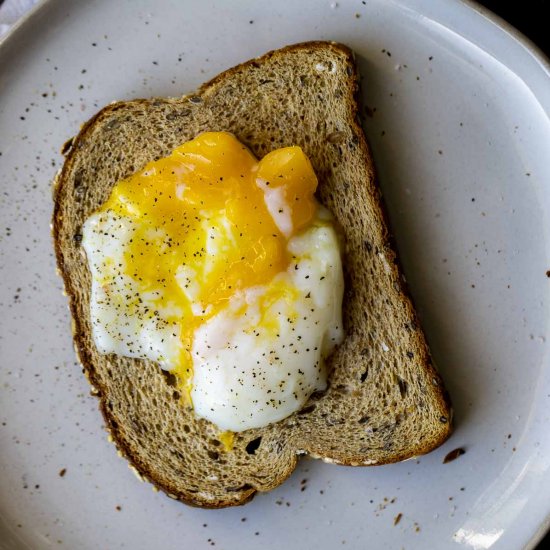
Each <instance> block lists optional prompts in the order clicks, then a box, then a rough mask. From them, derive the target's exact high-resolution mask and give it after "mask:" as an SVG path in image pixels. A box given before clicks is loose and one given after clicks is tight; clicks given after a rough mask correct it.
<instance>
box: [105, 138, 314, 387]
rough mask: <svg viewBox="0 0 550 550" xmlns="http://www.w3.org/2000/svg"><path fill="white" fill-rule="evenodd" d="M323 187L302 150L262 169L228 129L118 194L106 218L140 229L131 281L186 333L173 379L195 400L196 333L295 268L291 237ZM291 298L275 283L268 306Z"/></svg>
mask: <svg viewBox="0 0 550 550" xmlns="http://www.w3.org/2000/svg"><path fill="white" fill-rule="evenodd" d="M316 187H317V178H316V176H315V173H314V171H313V169H312V166H311V164H310V162H309V160H308V158H307V157H306V155H305V154H304V153H303V151H302V150H301V149H300V148H299V147H287V148H284V149H278V150H275V151H273V152H271V153H269V154H268V155H266V156H265V157H264V158H263V159H262V160H261V161H259V162H258V161H257V159H256V158H255V157H254V155H253V154H252V153H251V152H250V151H249V150H248V149H247V148H246V147H245V146H243V145H242V144H241V143H240V142H239V141H238V140H237V139H236V138H235V137H234V136H233V135H232V134H229V133H226V132H207V133H204V134H201V135H199V136H198V137H197V138H195V139H194V140H192V141H189V142H187V143H185V144H183V145H181V146H180V147H178V148H177V149H175V150H174V151H173V152H172V153H171V154H170V155H169V156H168V157H166V158H163V159H160V160H158V161H154V162H150V163H149V164H147V165H146V166H145V168H144V169H142V170H141V171H139V172H137V173H136V174H134V175H132V176H130V177H129V178H126V179H124V180H122V181H120V182H119V183H117V185H116V186H115V187H114V189H113V191H112V194H111V196H110V198H109V200H108V201H107V202H106V203H105V204H104V205H103V207H102V208H101V211H109V210H110V211H113V212H115V213H116V214H118V215H120V216H124V217H127V218H130V219H131V220H133V221H134V222H136V224H135V225H136V231H135V233H134V234H133V237H132V239H131V240H130V242H129V245H128V246H127V247H126V248H125V253H124V259H125V268H124V269H125V274H126V275H128V276H130V277H132V278H133V279H134V280H135V281H136V282H137V284H138V285H139V288H140V293H147V292H149V293H156V294H155V297H154V303H155V305H157V306H158V308H159V309H161V308H162V309H163V310H164V311H166V310H170V311H174V312H175V313H174V314H173V315H172V316H170V315H168V317H166V316H165V317H164V318H165V320H166V321H167V322H170V323H177V324H178V325H179V326H180V328H181V341H182V343H183V351H182V353H181V357H180V361H179V364H178V365H175V366H174V370H173V372H174V373H175V374H176V375H177V376H178V377H179V379H180V382H181V386H182V389H183V390H184V392H185V393H187V395H189V391H190V389H191V385H190V381H191V380H192V372H193V371H192V359H191V356H190V350H191V349H192V346H193V334H194V332H195V330H196V329H197V328H198V327H199V326H200V325H201V324H203V323H204V322H205V321H206V320H207V319H209V318H210V317H212V316H214V315H216V314H217V313H219V312H220V311H221V310H222V309H224V308H225V307H226V306H227V305H228V301H229V299H230V298H231V297H232V296H233V295H234V294H235V293H237V292H239V291H242V290H244V289H246V288H249V287H252V286H256V285H265V284H268V283H269V282H270V281H271V280H272V279H273V277H274V276H275V275H276V274H277V273H280V272H282V271H285V270H286V269H287V267H288V265H289V262H290V260H291V257H290V254H289V253H288V251H287V243H288V239H289V238H290V237H292V236H293V235H295V234H296V233H298V232H300V230H302V229H304V228H305V227H306V226H307V225H308V224H310V223H311V222H312V220H313V218H314V216H315V212H316V208H317V202H316V200H315V198H314V196H313V193H314V192H315V189H316ZM267 189H277V190H278V194H279V196H280V197H282V198H283V199H284V200H283V204H282V206H281V207H280V208H281V209H280V210H279V212H281V211H282V210H286V212H287V214H289V219H290V220H291V222H292V223H291V226H292V231H291V232H290V233H288V232H286V234H284V233H282V232H281V231H280V229H279V228H278V226H277V224H276V223H275V221H274V217H273V216H272V214H271V213H270V211H269V209H268V207H267V206H266V200H264V196H266V190H267ZM288 293H289V289H288V287H287V286H284V285H280V286H279V287H278V286H277V285H274V286H273V290H272V291H271V292H270V293H268V295H267V296H266V297H265V298H264V301H265V302H266V303H265V308H267V307H268V306H269V303H273V302H274V301H276V300H278V299H280V298H285V299H292V297H291V296H288ZM135 299H136V300H137V299H139V298H135ZM197 304H198V305H199V306H200V307H198V309H197ZM193 306H194V307H193ZM148 315H150V316H151V317H153V316H155V315H158V311H150V312H148ZM266 322H267V320H266Z"/></svg>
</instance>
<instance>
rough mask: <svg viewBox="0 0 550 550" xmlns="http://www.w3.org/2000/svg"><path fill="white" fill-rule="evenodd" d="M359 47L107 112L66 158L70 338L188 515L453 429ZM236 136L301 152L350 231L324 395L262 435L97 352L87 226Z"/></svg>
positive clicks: (316, 47) (63, 221)
mask: <svg viewBox="0 0 550 550" xmlns="http://www.w3.org/2000/svg"><path fill="white" fill-rule="evenodd" d="M357 89H358V76H357V72H356V67H355V63H354V59H353V54H352V52H351V51H350V50H349V49H348V48H347V47H345V46H342V45H339V44H335V43H329V42H309V43H303V44H297V45H294V46H289V47H286V48H283V49H280V50H277V51H274V52H270V53H268V54H266V55H264V56H263V57H260V58H258V59H254V60H251V61H248V62H247V63H244V64H242V65H239V66H237V67H234V68H232V69H230V70H228V71H226V72H224V73H222V74H220V75H219V76H217V77H216V78H214V79H213V80H211V81H210V82H208V83H206V84H204V85H203V86H202V87H201V88H200V89H199V90H198V91H197V92H196V93H194V94H192V95H189V96H185V97H183V98H178V99H149V100H135V101H124V102H119V103H114V104H111V105H109V106H107V107H105V108H104V109H103V110H102V111H100V112H99V113H98V114H97V115H96V116H95V117H93V118H92V119H91V120H90V121H89V122H87V123H86V124H85V125H84V126H83V127H82V129H81V131H80V133H79V134H78V136H76V138H74V139H73V140H71V141H70V142H69V143H68V144H67V145H66V147H65V148H64V154H66V161H65V165H64V167H63V169H62V171H61V173H60V174H59V176H58V178H57V181H56V185H55V210H54V215H53V235H54V241H55V251H56V255H57V262H58V267H59V270H60V272H61V275H62V276H63V279H64V282H65V289H66V292H67V295H68V296H69V301H70V309H71V312H72V317H73V319H74V328H73V330H74V342H75V347H76V351H77V353H78V356H79V358H80V361H81V362H82V365H83V366H84V372H85V373H86V375H87V377H88V379H89V381H90V383H91V384H92V386H93V388H94V393H95V395H97V396H98V397H99V399H100V408H101V411H102V413H103V416H104V417H105V421H106V424H107V427H108V430H109V431H110V433H111V435H112V438H113V440H114V442H115V444H116V446H117V448H118V450H119V451H120V453H122V455H124V456H125V457H126V458H127V459H128V460H129V461H130V463H131V464H132V465H133V467H134V468H135V470H136V471H137V473H138V474H139V475H140V476H141V477H142V478H144V479H146V480H148V481H150V482H152V483H154V484H155V485H156V486H157V487H158V488H160V489H162V490H163V491H165V492H166V493H167V494H168V495H169V496H171V497H173V498H176V499H180V500H182V501H184V502H186V503H188V504H193V505H197V506H204V507H211V508H217V507H223V506H232V505H237V504H243V503H245V502H247V501H248V500H250V499H251V498H252V497H253V496H254V494H255V493H256V492H257V491H268V490H270V489H273V488H274V487H276V486H277V485H279V484H280V483H282V482H283V481H284V480H285V479H286V478H287V477H288V476H289V475H290V474H291V473H292V471H293V469H294V467H295V466H296V463H297V460H298V457H299V455H302V454H309V455H311V456H313V457H316V458H321V459H323V460H325V461H326V462H333V463H337V464H346V465H372V464H386V463H389V462H396V461H399V460H404V459H406V458H410V457H413V456H416V455H420V454H423V453H426V452H428V451H430V450H432V449H434V448H435V447H437V446H438V445H440V444H441V443H442V442H443V441H444V440H445V439H446V438H447V437H448V436H449V435H450V433H451V409H450V405H449V400H448V398H447V395H446V392H445V390H444V387H443V384H442V381H441V378H440V377H439V375H438V374H437V372H436V370H435V369H434V367H433V365H432V362H431V360H430V355H429V351H428V348H427V345H426V341H425V338H424V335H423V333H422V330H421V328H420V326H419V323H418V320H417V317H416V314H415V311H414V309H413V306H412V304H411V301H410V299H409V297H408V294H407V292H406V289H405V286H404V283H403V278H402V276H401V274H400V270H399V265H398V262H397V258H396V253H395V250H394V248H393V245H392V241H391V236H390V233H389V230H388V225H387V223H386V219H385V216H384V211H383V207H382V204H381V195H380V191H379V189H378V187H377V184H376V182H375V174H374V167H373V162H372V158H371V155H370V153H369V149H368V146H367V143H366V140H365V137H364V135H363V131H362V129H361V127H360V124H359V121H358V106H357V103H356V93H357ZM206 130H210V131H221V130H227V131H230V132H232V133H234V134H235V135H236V136H237V137H238V138H239V139H240V140H241V141H242V142H243V143H245V144H246V145H248V146H249V147H250V148H251V150H252V151H253V152H254V153H255V154H256V156H257V157H259V158H261V157H262V156H264V155H265V154H266V153H267V152H269V151H271V150H272V149H275V148H278V147H285V146H289V145H299V146H301V147H302V148H303V150H304V151H305V152H306V154H307V155H308V157H309V158H310V159H311V162H312V164H313V167H314V169H315V172H316V174H317V176H318V179H319V189H318V197H319V199H320V201H321V202H322V203H323V204H324V205H325V206H327V207H328V208H329V209H330V211H331V212H332V213H333V215H334V216H335V218H336V220H337V222H338V224H339V225H340V227H341V228H342V230H343V234H344V236H345V241H346V243H345V250H344V261H343V264H344V270H345V276H346V290H345V297H344V324H345V329H346V338H345V341H344V343H343V344H342V345H341V346H340V347H339V348H338V350H337V351H336V352H335V353H334V354H333V356H332V357H331V358H330V359H329V368H332V373H331V375H330V377H329V388H328V390H327V391H326V392H325V393H323V394H319V395H313V396H312V397H311V398H310V400H309V401H308V403H307V404H306V406H305V407H304V408H303V409H302V410H301V411H300V412H297V413H295V414H293V415H291V416H290V417H288V418H287V419H285V420H282V421H280V422H278V423H275V424H272V425H269V426H267V427H265V428H260V429H252V430H247V431H244V432H241V433H237V434H235V439H234V446H233V449H232V450H230V451H227V450H225V448H224V445H223V444H222V443H221V442H220V440H219V439H218V437H219V434H218V430H217V429H216V427H215V426H214V425H212V424H211V423H209V422H208V421H206V420H203V419H199V418H196V417H195V415H194V413H193V411H192V410H189V409H187V408H185V407H183V406H182V405H181V402H180V399H179V394H178V391H177V387H176V384H175V382H176V381H175V377H174V376H173V375H171V374H169V373H166V372H163V371H162V370H161V369H160V367H159V366H158V365H156V364H155V363H153V362H150V361H144V360H133V359H127V358H124V357H119V356H115V355H108V356H104V355H101V354H99V353H98V352H97V350H96V349H95V347H94V344H93V340H92V330H91V321H90V307H89V300H90V284H91V280H90V272H89V271H88V267H87V262H86V258H85V255H84V253H83V250H82V249H81V246H80V241H81V239H82V237H81V228H82V224H83V222H84V220H85V219H86V218H87V217H88V216H89V215H90V214H91V213H92V212H93V211H94V210H95V209H96V208H98V207H99V206H100V205H101V204H102V203H103V202H104V201H105V200H106V199H107V198H108V196H109V194H110V191H111V189H112V187H113V186H114V184H115V183H116V182H117V181H118V180H120V179H121V178H124V177H126V176H128V175H130V174H132V173H133V172H135V171H136V170H138V169H139V168H141V167H142V166H144V165H145V164H146V163H147V162H149V161H151V160H153V159H158V158H159V157H162V156H165V155H168V154H169V153H170V151H171V150H172V149H174V148H175V147H176V146H178V145H180V144H181V143H183V142H184V141H187V140H190V139H192V138H194V137H195V136H196V135H197V134H199V133H201V132H204V131H206Z"/></svg>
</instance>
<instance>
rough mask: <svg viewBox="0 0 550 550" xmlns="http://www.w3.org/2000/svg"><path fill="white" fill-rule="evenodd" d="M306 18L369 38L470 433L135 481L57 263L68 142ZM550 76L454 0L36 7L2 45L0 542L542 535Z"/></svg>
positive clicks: (440, 356)
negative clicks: (203, 503) (168, 487)
mask: <svg viewBox="0 0 550 550" xmlns="http://www.w3.org/2000/svg"><path fill="white" fill-rule="evenodd" d="M309 39H333V40H338V41H341V42H344V43H346V44H348V45H349V46H351V47H352V48H353V49H354V50H355V51H356V52H357V54H358V60H359V64H360V68H361V70H362V73H363V75H364V81H363V86H364V88H363V93H364V102H365V104H366V105H367V106H368V107H369V108H370V112H371V114H372V117H366V131H367V134H368V138H369V140H370V143H371V145H372V149H373V152H374V157H375V160H376V164H377V167H378V172H379V176H380V182H381V185H382V187H383V191H384V195H385V197H386V200H387V203H388V207H389V211H390V215H391V222H392V225H393V228H394V230H395V234H396V237H397V242H398V247H399V249H400V252H401V257H402V260H403V264H404V267H405V271H406V275H407V277H408V280H409V282H410V286H411V289H412V293H413V296H414V299H415V301H416V303H417V305H418V309H419V312H420V315H421V318H422V322H423V325H424V327H425V330H426V333H427V335H428V339H429V341H430V343H431V346H432V350H433V354H434V356H435V359H436V361H437V363H438V365H439V368H440V370H441V372H442V374H443V377H444V379H445V381H446V383H447V386H448V389H449V390H450V393H451V395H452V397H453V400H454V405H455V410H456V432H455V434H454V435H453V437H452V438H451V440H450V441H448V442H447V443H446V444H445V445H444V446H443V447H442V448H440V449H438V450H436V451H435V452H433V453H432V454H430V455H428V456H425V457H422V458H420V459H419V460H416V461H409V462H405V463H402V464H397V465H392V466H383V467H377V468H371V469H350V468H343V467H336V466H330V465H326V464H322V463H319V462H316V461H311V460H304V461H302V463H301V465H300V466H299V468H298V469H297V471H296V473H295V474H294V475H293V476H292V478H291V479H290V480H289V481H287V482H286V483H285V484H284V485H283V486H281V487H280V488H278V489H277V490H275V491H273V492H272V493H270V494H266V495H259V496H257V498H256V499H255V500H254V501H253V502H252V503H251V504H249V505H247V506H246V507H244V508H238V509H228V510H220V511H205V510H199V509H192V508H188V507H186V506H184V505H183V504H180V503H177V502H174V501H172V500H170V499H168V498H166V497H165V496H164V495H162V494H158V493H154V492H153V491H151V487H150V486H149V485H146V484H141V483H139V482H138V481H137V480H136V479H135V478H134V477H133V475H132V473H131V472H130V470H129V469H128V468H127V466H126V463H125V462H124V461H123V460H121V459H119V458H118V457H117V456H116V453H115V449H114V447H113V446H112V445H111V444H110V443H108V442H107V440H106V437H105V433H104V432H103V431H102V421H101V418H100V415H99V413H98V411H97V404H96V401H95V400H94V398H92V397H90V396H89V388H88V385H87V382H86V381H85V379H84V377H83V376H82V375H81V373H80V368H79V367H78V366H77V364H76V362H75V356H74V354H73V351H72V345H71V339H70V326H69V315H68V312H67V308H66V302H65V298H64V297H63V296H62V295H61V282H60V280H59V279H58V278H57V277H56V275H55V273H54V260H53V255H52V250H51V245H50V235H49V220H50V213H51V206H52V205H51V198H50V180H51V179H52V177H53V175H54V173H55V171H56V170H57V169H58V168H59V165H60V162H61V157H60V155H59V153H58V151H59V148H60V146H61V144H62V143H63V142H64V141H65V140H66V139H67V138H69V137H70V136H72V135H73V134H74V133H75V132H76V131H77V130H78V126H79V124H80V123H82V122H83V121H84V120H86V119H87V118H88V117H90V116H91V115H92V114H93V113H94V112H95V111H96V110H97V109H98V108H99V107H101V106H103V105H104V104H106V103H108V102H110V101H112V100H114V99H124V98H135V97H143V96H155V95H158V96H175V95H180V94H181V93H183V92H187V91H190V90H192V89H193V88H195V87H196V86H197V85H199V84H200V83H201V82H203V81H205V80H206V79H208V78H210V77H212V76H213V75H215V74H216V73H218V72H219V71H221V70H222V69H225V68H228V67H230V66H232V65H234V64H236V63H238V62H241V61H244V60H247V59H249V58H250V57H253V56H256V55H259V54H262V53H264V52H265V51H267V50H269V49H272V48H277V47H280V46H283V45H285V44H288V43H293V42H298V41H304V40H309ZM549 84H550V81H549V70H548V65H547V64H546V63H545V61H544V60H543V59H542V58H541V57H540V56H539V55H538V54H537V53H536V52H534V51H533V50H532V49H531V48H530V47H529V46H528V45H526V44H525V42H521V41H518V39H517V38H516V36H515V35H514V34H513V33H512V32H511V31H510V30H509V29H506V28H503V27H501V26H499V24H498V22H495V20H494V19H493V18H491V17H488V16H487V15H486V14H485V12H479V11H476V9H475V8H472V7H471V6H470V5H467V4H464V3H461V2H458V1H452V0H447V1H439V2H434V1H428V0H411V1H406V2H405V1H387V0H385V1H383V0H367V1H365V2H362V1H360V0H359V1H346V0H339V1H338V2H330V1H328V0H327V1H314V0H301V1H297V0H284V1H279V2H269V1H255V2H252V1H246V2H245V1H242V2H232V3H231V4H229V3H228V2H215V1H213V0H201V1H200V2H193V1H191V0H189V1H177V0H162V1H155V2H153V1H145V0H139V1H137V0H136V1H130V0H125V1H117V2H111V1H109V0H93V1H92V0H82V1H73V2H62V1H54V0H50V1H49V2H47V3H45V4H43V5H42V6H40V7H39V8H38V9H36V10H35V11H34V12H33V13H32V15H31V16H30V17H29V18H28V19H27V21H26V22H25V23H24V24H22V25H20V26H19V28H17V29H15V31H14V32H12V33H11V35H10V36H8V38H7V39H6V40H5V42H4V43H3V44H2V46H1V48H0V151H1V156H0V173H1V176H0V209H1V211H0V246H1V256H0V280H1V281H2V283H1V288H0V305H1V308H2V312H1V316H0V330H1V340H0V348H1V372H0V377H1V380H0V388H1V410H0V422H1V425H0V540H1V542H0V547H1V548H3V549H16V548H17V549H19V548H49V547H55V548H57V547H59V548H79V549H96V548H109V549H118V548H131V549H150V548H162V549H164V550H170V549H176V548H193V549H202V548H211V547H213V546H214V545H215V547H217V548H225V549H231V548H239V549H240V550H247V549H253V548H259V547H262V548H265V549H275V548H277V549H278V548H285V549H287V550H291V549H301V548H318V549H319V550H321V549H332V548H339V547H343V548H373V549H378V548H407V549H410V548H426V549H431V548H438V549H446V548H458V547H460V546H464V547H468V548H473V549H484V548H489V547H491V548H493V547H494V548H522V547H524V546H526V547H528V548H532V547H533V546H534V544H535V543H536V541H537V540H538V538H540V536H541V535H542V533H543V531H544V529H545V528H546V526H547V525H548V515H549V513H550V501H549V500H548V495H549V494H550V471H549V466H550V438H549V437H548V422H549V410H550V409H549V405H550V373H549V370H548V351H549V345H550V341H548V340H547V338H548V324H549V311H550V309H549V306H550V296H549V292H550V279H548V277H547V275H546V271H547V270H548V269H550V251H549V236H550V235H549V233H550V219H549V217H548V215H549V213H550V188H549V184H550V181H549V178H550V166H549V164H548V159H549V158H550V123H549V119H548V113H549V112H550V86H549ZM457 447H462V448H464V449H465V451H466V453H465V454H464V455H462V456H461V457H459V458H458V459H457V460H455V461H453V462H450V463H448V464H443V458H444V456H445V455H446V454H447V453H448V452H449V451H451V450H453V449H455V448H457ZM62 473H64V475H63V476H62V475H61V474H62ZM304 479H307V480H308V481H307V482H305V483H303V482H302V481H303V480H304ZM304 487H305V490H302V489H303V488H304ZM398 516H399V517H400V518H401V519H400V521H399V522H397V525H394V524H395V523H396V521H395V519H394V518H396V517H398Z"/></svg>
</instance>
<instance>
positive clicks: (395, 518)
mask: <svg viewBox="0 0 550 550" xmlns="http://www.w3.org/2000/svg"><path fill="white" fill-rule="evenodd" d="M402 517H403V514H402V513H401V512H399V514H397V515H396V516H395V517H394V518H393V524H394V525H397V524H398V523H399V522H400V521H401V518H402Z"/></svg>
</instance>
